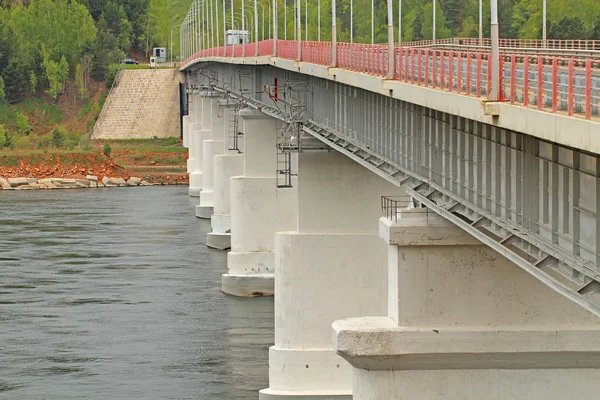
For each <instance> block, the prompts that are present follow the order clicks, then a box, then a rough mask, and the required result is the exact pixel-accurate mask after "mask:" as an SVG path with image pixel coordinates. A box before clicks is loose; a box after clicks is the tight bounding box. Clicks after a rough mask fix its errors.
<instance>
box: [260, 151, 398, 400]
mask: <svg viewBox="0 0 600 400" xmlns="http://www.w3.org/2000/svg"><path fill="white" fill-rule="evenodd" d="M298 157H299V178H298V228H297V230H296V231H292V232H278V233H277V234H276V239H275V254H276V256H275V264H276V265H275V274H276V279H275V344H274V346H272V347H271V349H270V350H269V388H268V389H264V390H262V391H261V392H260V399H261V400H268V399H275V398H285V399H289V398H291V399H333V398H336V399H337V398H339V399H350V398H352V383H351V367H350V365H349V364H348V363H346V362H345V361H344V360H343V359H342V358H341V357H339V356H337V355H336V354H335V352H334V351H333V345H332V342H331V323H332V322H333V321H334V320H336V319H338V318H346V317H350V316H362V315H371V314H374V315H385V313H386V300H385V296H382V293H385V292H386V290H387V285H386V281H387V279H386V260H387V255H386V248H385V245H384V244H383V243H381V241H380V239H379V237H378V235H377V220H378V218H379V216H380V212H381V211H380V195H382V194H398V193H401V192H403V190H402V189H400V188H398V187H396V186H394V185H392V184H390V183H388V182H387V181H385V180H383V179H382V178H380V177H379V176H376V175H374V174H372V173H371V172H369V171H368V170H366V169H365V168H364V167H362V166H360V165H359V164H357V163H355V162H354V161H352V160H350V159H349V158H347V157H345V156H343V155H341V154H339V153H336V152H327V151H312V152H311V151H305V152H302V153H300V154H299V156H298Z"/></svg>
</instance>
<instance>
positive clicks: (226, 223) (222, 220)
mask: <svg viewBox="0 0 600 400" xmlns="http://www.w3.org/2000/svg"><path fill="white" fill-rule="evenodd" d="M210 225H211V227H212V232H208V233H207V234H206V245H207V246H208V247H210V248H212V249H217V250H227V249H230V248H231V229H230V225H231V215H229V214H213V215H212V216H211V217H210Z"/></svg>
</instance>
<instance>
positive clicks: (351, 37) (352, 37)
mask: <svg viewBox="0 0 600 400" xmlns="http://www.w3.org/2000/svg"><path fill="white" fill-rule="evenodd" d="M352 21H354V1H352V0H350V43H354V23H353V22H352Z"/></svg>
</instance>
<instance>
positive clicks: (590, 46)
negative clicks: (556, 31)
mask: <svg viewBox="0 0 600 400" xmlns="http://www.w3.org/2000/svg"><path fill="white" fill-rule="evenodd" d="M499 44H500V47H505V48H529V49H544V48H546V49H551V50H590V51H595V50H597V51H600V40H579V39H577V40H553V39H547V40H546V42H545V43H544V41H543V40H540V39H500V43H499ZM436 45H454V46H488V47H489V46H491V41H490V38H482V39H479V38H450V39H437V40H436V41H435V42H434V41H433V40H419V41H413V42H402V43H399V44H398V46H402V47H426V46H429V47H431V46H436Z"/></svg>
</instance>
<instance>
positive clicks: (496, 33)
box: [488, 0, 501, 101]
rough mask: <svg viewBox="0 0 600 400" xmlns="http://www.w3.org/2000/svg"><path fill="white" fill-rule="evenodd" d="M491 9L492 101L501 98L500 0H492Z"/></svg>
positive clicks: (490, 98)
mask: <svg viewBox="0 0 600 400" xmlns="http://www.w3.org/2000/svg"><path fill="white" fill-rule="evenodd" d="M490 9H491V14H492V18H491V22H492V23H491V27H490V28H491V33H492V62H491V64H492V87H491V90H489V89H488V90H489V98H488V100H490V101H498V100H499V99H500V89H501V88H500V46H499V42H500V29H499V26H498V0H491V1H490Z"/></svg>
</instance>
